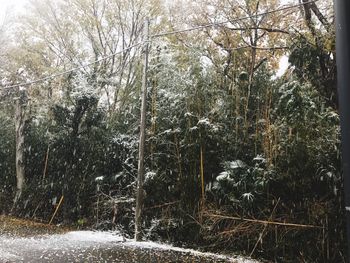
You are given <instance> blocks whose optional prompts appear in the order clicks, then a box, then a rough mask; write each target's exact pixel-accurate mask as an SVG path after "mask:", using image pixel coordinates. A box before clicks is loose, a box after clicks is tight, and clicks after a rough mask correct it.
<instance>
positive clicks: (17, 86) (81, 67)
mask: <svg viewBox="0 0 350 263" xmlns="http://www.w3.org/2000/svg"><path fill="white" fill-rule="evenodd" d="M143 44H144V42H139V43H137V44H134V45H131V46H129V47H127V48H125V49H123V50H120V51H118V52H115V53H113V54H111V55H108V56H105V57H102V58H100V59H97V60H95V61H92V62H89V63H87V64H84V65H81V66H78V67H75V68H71V69H69V70H66V71H62V72H59V73H55V74H52V75H49V76H47V77H43V78H40V79H36V80H32V81H28V82H24V83H19V84H15V85H10V86H5V87H3V88H2V89H13V88H19V87H24V86H30V85H32V84H36V83H39V82H43V81H46V80H49V79H53V78H57V77H60V76H63V75H66V74H69V73H71V72H74V71H76V70H79V69H83V68H86V67H89V66H91V65H94V64H96V63H98V62H101V61H104V60H106V59H108V58H111V57H114V56H117V55H119V54H122V53H124V52H125V51H128V50H130V49H133V48H135V47H137V46H140V45H143Z"/></svg>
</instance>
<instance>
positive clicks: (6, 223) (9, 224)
mask: <svg viewBox="0 0 350 263" xmlns="http://www.w3.org/2000/svg"><path fill="white" fill-rule="evenodd" d="M69 230H71V229H68V228H67V227H58V226H54V225H49V224H45V223H40V222H35V221H32V220H26V219H19V218H16V217H12V216H4V215H1V216H0V235H11V236H13V235H15V236H21V237H28V236H36V235H45V234H60V233H65V232H67V231H69Z"/></svg>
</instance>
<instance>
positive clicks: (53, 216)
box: [49, 195, 64, 225]
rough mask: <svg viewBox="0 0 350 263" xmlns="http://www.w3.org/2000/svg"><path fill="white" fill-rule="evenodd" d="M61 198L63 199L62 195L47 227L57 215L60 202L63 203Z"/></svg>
mask: <svg viewBox="0 0 350 263" xmlns="http://www.w3.org/2000/svg"><path fill="white" fill-rule="evenodd" d="M63 198H64V196H63V195H62V196H61V199H60V201H59V202H58V205H57V207H56V209H55V212H54V213H53V215H52V217H51V219H50V222H49V225H51V223H52V221H53V219H54V218H55V216H56V214H57V212H58V209H60V207H61V204H62V202H63Z"/></svg>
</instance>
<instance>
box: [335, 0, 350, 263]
mask: <svg viewBox="0 0 350 263" xmlns="http://www.w3.org/2000/svg"><path fill="white" fill-rule="evenodd" d="M334 5H335V15H336V25H335V26H336V45H337V47H336V48H337V50H336V51H337V52H336V54H337V72H338V96H339V97H338V98H339V112H340V125H341V140H342V162H343V177H344V192H345V213H346V228H347V240H348V251H347V252H348V255H347V256H348V257H347V258H348V260H347V262H350V260H349V258H350V106H349V102H350V49H349V46H350V15H349V14H350V1H349V0H334Z"/></svg>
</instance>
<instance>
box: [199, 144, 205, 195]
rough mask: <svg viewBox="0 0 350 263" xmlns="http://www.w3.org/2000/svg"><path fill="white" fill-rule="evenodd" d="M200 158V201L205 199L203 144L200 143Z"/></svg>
mask: <svg viewBox="0 0 350 263" xmlns="http://www.w3.org/2000/svg"><path fill="white" fill-rule="evenodd" d="M200 159H201V164H200V166H201V167H200V173H201V186H202V201H204V200H205V196H204V160H203V146H202V145H201V149H200Z"/></svg>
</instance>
